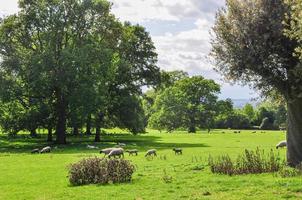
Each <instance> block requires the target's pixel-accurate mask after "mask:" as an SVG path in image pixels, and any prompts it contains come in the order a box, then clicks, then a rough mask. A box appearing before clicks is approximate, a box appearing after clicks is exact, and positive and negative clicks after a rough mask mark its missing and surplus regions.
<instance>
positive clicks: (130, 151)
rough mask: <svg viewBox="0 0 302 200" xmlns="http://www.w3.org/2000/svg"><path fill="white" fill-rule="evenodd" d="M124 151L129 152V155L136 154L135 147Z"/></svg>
mask: <svg viewBox="0 0 302 200" xmlns="http://www.w3.org/2000/svg"><path fill="white" fill-rule="evenodd" d="M126 152H127V153H129V156H132V155H134V154H135V155H136V156H137V153H138V150H137V149H131V150H127V151H126Z"/></svg>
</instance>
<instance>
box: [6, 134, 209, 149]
mask: <svg viewBox="0 0 302 200" xmlns="http://www.w3.org/2000/svg"><path fill="white" fill-rule="evenodd" d="M171 137H173V136H171ZM161 139H162V138H161V137H160V136H154V135H152V136H151V135H131V134H106V135H102V136H101V140H102V142H100V143H94V142H93V141H94V135H91V136H87V135H79V136H71V135H68V136H67V140H68V144H67V145H56V144H54V143H47V142H46V135H39V137H38V138H30V137H25V136H24V135H18V136H15V137H14V138H9V137H8V136H7V135H0V153H30V152H31V150H32V149H35V148H43V147H45V146H51V147H52V148H53V151H52V152H53V153H55V154H73V153H98V152H99V150H100V149H103V148H108V147H113V146H115V145H116V144H117V143H118V142H121V143H125V144H126V147H124V149H138V150H139V151H146V150H148V149H152V148H155V149H158V150H164V149H172V148H173V147H180V148H197V147H209V146H208V145H205V144H202V143H181V142H180V143H177V142H175V143H169V142H168V143H167V142H162V141H161ZM87 144H89V145H94V146H96V147H98V149H88V148H87Z"/></svg>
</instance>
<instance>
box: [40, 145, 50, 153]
mask: <svg viewBox="0 0 302 200" xmlns="http://www.w3.org/2000/svg"><path fill="white" fill-rule="evenodd" d="M50 151H51V147H50V146H47V147H44V148H43V149H41V151H40V153H50Z"/></svg>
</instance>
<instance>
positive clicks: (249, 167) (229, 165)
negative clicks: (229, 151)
mask: <svg viewBox="0 0 302 200" xmlns="http://www.w3.org/2000/svg"><path fill="white" fill-rule="evenodd" d="M209 166H210V168H211V171H212V172H213V173H218V174H227V175H238V174H260V173H268V172H277V171H279V170H280V169H281V168H282V166H284V161H281V159H280V157H279V155H278V154H277V155H275V154H274V152H273V150H271V152H270V153H269V154H268V155H265V154H264V151H260V150H259V149H258V148H257V150H256V151H248V150H245V152H244V154H242V155H239V156H238V158H237V160H236V161H235V162H234V161H232V160H231V158H230V157H229V156H228V155H224V156H220V157H218V158H217V159H213V158H212V157H211V156H210V157H209Z"/></svg>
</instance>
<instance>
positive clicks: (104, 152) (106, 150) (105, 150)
mask: <svg viewBox="0 0 302 200" xmlns="http://www.w3.org/2000/svg"><path fill="white" fill-rule="evenodd" d="M113 149H115V148H107V149H102V150H101V151H100V154H102V153H103V154H104V156H106V155H108V154H109V153H110V152H111V151H112V150H113Z"/></svg>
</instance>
